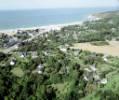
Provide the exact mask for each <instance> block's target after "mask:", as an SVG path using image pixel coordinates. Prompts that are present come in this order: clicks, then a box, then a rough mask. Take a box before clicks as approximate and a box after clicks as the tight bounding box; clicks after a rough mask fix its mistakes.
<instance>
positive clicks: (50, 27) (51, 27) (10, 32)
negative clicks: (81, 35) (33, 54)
mask: <svg viewBox="0 0 119 100" xmlns="http://www.w3.org/2000/svg"><path fill="white" fill-rule="evenodd" d="M82 23H83V21H79V22H78V21H77V22H72V23H66V24H54V25H47V26H37V27H29V28H17V29H6V30H0V33H5V34H8V35H14V34H16V32H17V31H18V30H23V31H25V30H35V29H41V30H45V31H50V30H60V29H61V28H63V27H65V26H69V25H82Z"/></svg>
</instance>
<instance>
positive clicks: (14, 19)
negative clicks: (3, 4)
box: [0, 7, 119, 30]
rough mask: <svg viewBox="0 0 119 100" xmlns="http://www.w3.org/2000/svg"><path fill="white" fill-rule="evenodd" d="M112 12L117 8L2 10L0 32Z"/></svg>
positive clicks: (62, 22) (82, 18) (69, 21)
mask: <svg viewBox="0 0 119 100" xmlns="http://www.w3.org/2000/svg"><path fill="white" fill-rule="evenodd" d="M114 10H119V7H101V8H100V7H99V8H61V9H35V10H4V11H0V30H7V29H18V28H29V27H40V26H48V25H54V24H67V23H72V22H77V21H78V22H79V21H83V20H86V19H87V17H88V16H89V15H90V14H93V13H100V12H106V11H114Z"/></svg>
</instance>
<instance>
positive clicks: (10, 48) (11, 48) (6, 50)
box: [0, 31, 47, 53]
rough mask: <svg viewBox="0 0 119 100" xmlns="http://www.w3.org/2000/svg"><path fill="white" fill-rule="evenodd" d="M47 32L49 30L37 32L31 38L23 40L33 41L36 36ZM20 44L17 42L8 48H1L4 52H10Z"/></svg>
mask: <svg viewBox="0 0 119 100" xmlns="http://www.w3.org/2000/svg"><path fill="white" fill-rule="evenodd" d="M45 32H47V31H43V32H40V33H38V34H36V35H32V36H31V38H30V39H26V40H24V41H23V42H25V41H32V40H33V39H34V38H36V37H38V36H40V35H42V34H43V33H45ZM18 45H19V43H17V44H15V45H14V46H12V47H9V48H6V49H2V50H0V51H1V52H3V53H9V52H11V51H13V50H15V49H18Z"/></svg>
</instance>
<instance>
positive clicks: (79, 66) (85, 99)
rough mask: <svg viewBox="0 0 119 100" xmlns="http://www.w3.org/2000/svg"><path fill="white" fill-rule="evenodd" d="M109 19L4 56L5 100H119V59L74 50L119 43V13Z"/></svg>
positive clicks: (1, 86) (0, 67) (0, 58)
mask: <svg viewBox="0 0 119 100" xmlns="http://www.w3.org/2000/svg"><path fill="white" fill-rule="evenodd" d="M110 14H113V16H106V17H104V18H102V19H101V20H98V21H86V22H84V24H83V25H81V26H79V25H71V26H68V27H64V28H62V29H61V30H60V31H50V32H48V33H44V34H43V35H42V36H39V37H37V38H35V39H34V40H32V41H31V42H28V43H22V44H21V45H19V49H18V50H14V51H13V52H10V53H8V54H5V53H3V52H0V100H119V78H118V76H119V58H118V57H112V56H108V57H107V59H108V62H106V61H104V59H103V56H104V55H103V54H96V53H91V52H88V51H82V50H80V49H72V48H70V47H71V46H72V45H73V43H81V42H92V41H93V42H95V41H106V40H112V39H115V40H117V41H118V40H119V20H118V19H119V12H118V14H117V12H116V13H111V12H110ZM1 39H2V38H1ZM1 41H3V40H1ZM1 44H2V43H1ZM21 52H22V53H23V52H24V53H26V55H25V56H24V57H21V56H20V54H19V53H21ZM33 52H36V53H37V57H33V55H32V53H33ZM11 61H12V62H11ZM90 66H94V68H95V69H96V70H95V71H94V70H91V69H90ZM91 68H92V67H91ZM86 69H88V70H89V72H88V71H87V70H86ZM90 71H91V72H90ZM87 74H88V75H90V76H86V75H87ZM94 76H97V77H99V78H100V79H97V78H95V77H94ZM85 77H87V79H85ZM103 79H107V83H103V82H102V80H103Z"/></svg>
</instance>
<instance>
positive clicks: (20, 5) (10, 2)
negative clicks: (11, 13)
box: [0, 0, 119, 10]
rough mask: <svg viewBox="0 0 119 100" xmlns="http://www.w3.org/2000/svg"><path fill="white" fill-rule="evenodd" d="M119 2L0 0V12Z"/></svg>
mask: <svg viewBox="0 0 119 100" xmlns="http://www.w3.org/2000/svg"><path fill="white" fill-rule="evenodd" d="M117 1H118V0H0V10H2V9H4V10H6V9H36V8H80V7H102V6H117V5H118V4H119V2H117Z"/></svg>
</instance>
